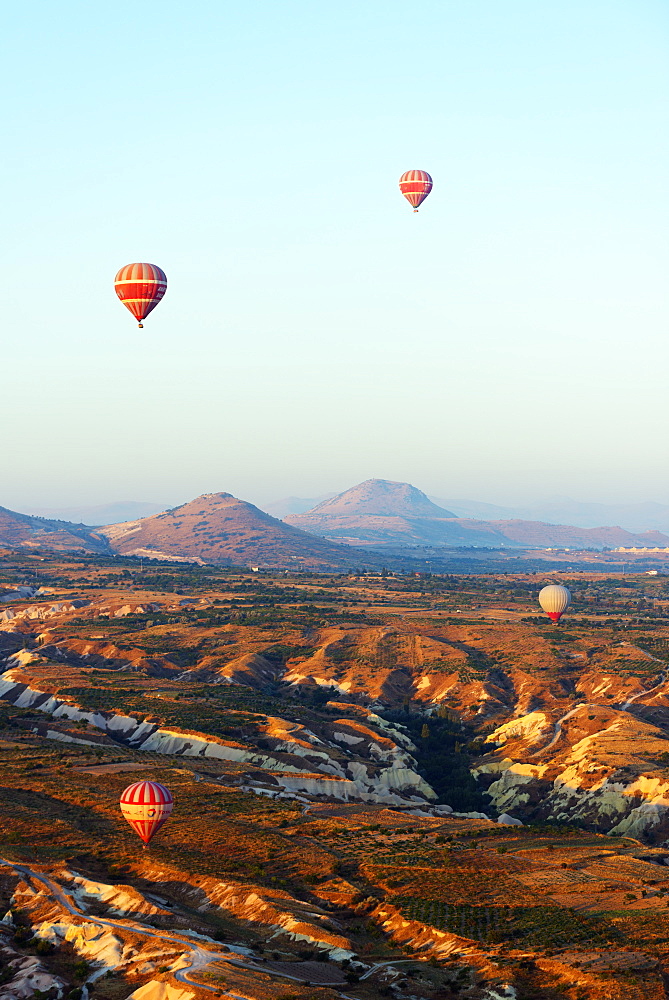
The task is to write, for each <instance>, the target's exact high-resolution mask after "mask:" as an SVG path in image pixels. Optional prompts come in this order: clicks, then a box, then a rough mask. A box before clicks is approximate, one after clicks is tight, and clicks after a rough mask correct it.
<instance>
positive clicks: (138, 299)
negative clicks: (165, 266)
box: [114, 264, 167, 330]
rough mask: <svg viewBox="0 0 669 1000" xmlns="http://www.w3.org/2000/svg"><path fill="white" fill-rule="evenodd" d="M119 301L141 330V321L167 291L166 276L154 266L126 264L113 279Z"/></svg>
mask: <svg viewBox="0 0 669 1000" xmlns="http://www.w3.org/2000/svg"><path fill="white" fill-rule="evenodd" d="M114 288H115V290H116V294H117V295H118V297H119V299H120V300H121V302H122V303H123V305H124V306H125V307H126V309H129V310H130V312H131V313H132V314H133V316H134V317H135V319H136V320H137V322H138V323H139V328H140V330H141V329H142V328H143V323H142V320H143V319H146V317H147V316H148V315H149V313H150V312H151V310H152V309H155V308H156V306H157V305H158V303H159V302H160V300H161V299H162V297H163V295H164V294H165V292H166V291H167V275H166V274H165V272H164V271H163V270H162V269H161V268H159V267H157V266H156V265H155V264H126V265H125V267H122V268H121V270H120V271H119V272H118V274H117V275H116V277H115V278H114Z"/></svg>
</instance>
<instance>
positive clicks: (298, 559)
mask: <svg viewBox="0 0 669 1000" xmlns="http://www.w3.org/2000/svg"><path fill="white" fill-rule="evenodd" d="M100 534H102V535H104V537H105V538H106V539H107V540H108V542H109V545H110V546H111V548H112V549H113V550H114V551H115V552H118V553H120V554H122V555H136V556H144V557H146V558H154V559H171V558H175V557H176V558H181V559H190V560H193V561H202V562H207V563H216V564H219V565H258V566H261V567H262V566H266V567H273V568H284V567H286V568H295V567H300V566H303V567H305V568H307V569H315V570H319V569H332V568H340V567H343V566H346V565H351V564H352V563H353V561H354V560H355V555H354V554H353V553H351V552H350V551H348V550H347V549H346V548H345V547H344V546H340V545H335V544H333V543H332V542H328V541H323V540H322V539H320V538H316V537H314V536H313V535H309V534H307V533H306V532H304V531H300V530H299V528H295V527H292V526H291V525H288V524H285V523H284V522H283V521H279V520H277V519H276V518H274V517H271V516H270V515H269V514H266V513H265V512H264V511H262V510H259V509H258V508H257V507H254V506H253V504H250V503H246V502H245V501H243V500H238V499H237V498H236V497H233V496H231V495H230V494H229V493H205V494H204V495H203V496H201V497H197V499H195V500H191V501H190V502H189V503H185V504H182V505H181V506H180V507H174V508H173V509H172V510H168V511H165V512H164V513H162V514H154V515H152V516H151V517H144V518H140V519H139V520H136V521H127V522H124V523H123V524H112V525H108V526H107V527H105V528H101V529H100Z"/></svg>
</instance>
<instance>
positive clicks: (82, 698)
mask: <svg viewBox="0 0 669 1000" xmlns="http://www.w3.org/2000/svg"><path fill="white" fill-rule="evenodd" d="M555 578H559V582H561V583H564V584H565V585H567V586H569V587H570V589H571V590H572V593H573V595H574V607H573V610H572V612H571V614H570V615H569V616H568V617H565V619H564V624H563V625H561V626H560V627H557V628H556V627H554V626H553V625H552V624H551V623H550V622H548V621H547V620H546V619H545V618H544V617H543V616H542V615H541V613H540V612H539V611H538V609H537V607H536V593H537V591H538V589H539V588H540V587H541V586H542V585H543V583H545V582H546V581H545V580H544V579H543V578H541V577H535V576H534V575H533V574H525V575H523V574H516V575H512V574H503V575H480V576H473V575H472V576H457V575H446V576H437V575H430V574H426V575H421V576H416V575H415V574H407V575H401V574H399V575H398V574H392V573H390V572H384V573H383V574H371V573H362V572H360V573H349V574H338V575H319V576H315V575H308V574H304V573H295V574H290V573H284V572H281V573H269V572H260V573H253V572H250V571H248V572H247V571H244V570H232V569H229V570H228V569H214V568H211V567H206V566H204V567H200V566H197V567H195V566H189V565H187V564H186V565H184V564H169V563H164V564H155V563H143V564H142V563H140V562H138V561H137V560H134V559H125V558H122V557H119V558H113V559H112V558H107V557H98V556H81V557H77V558H75V557H72V556H68V557H67V558H63V557H59V556H55V555H48V554H45V553H42V552H39V553H37V552H36V553H30V552H22V553H20V554H17V553H10V552H6V553H4V555H3V556H2V559H1V560H0V589H2V591H3V593H2V594H0V600H1V601H2V603H0V658H1V660H2V669H3V673H2V677H1V678H0V685H1V687H0V762H1V763H2V771H3V781H2V783H1V787H0V799H1V801H2V807H1V809H0V858H1V859H2V864H1V865H0V917H1V916H2V914H4V913H9V914H10V916H9V917H8V918H7V919H6V920H5V922H4V923H1V924H0V961H1V963H2V964H0V981H2V983H3V984H4V985H3V986H2V987H0V994H1V995H2V996H5V994H4V993H1V990H2V989H5V990H6V991H7V992H6V995H7V998H8V1000H9V998H10V997H14V996H16V997H18V996H31V995H33V996H42V997H56V996H59V995H60V996H63V997H70V998H72V1000H75V998H77V997H81V996H85V995H88V996H90V997H91V998H98V997H99V998H102V1000H105V998H108V1000H127V998H128V997H130V996H131V995H132V994H133V993H135V992H137V991H140V1000H143V998H144V996H146V1000H190V998H197V1000H199V998H200V997H205V996H212V995H219V996H226V995H230V996H243V997H247V998H249V1000H255V998H256V997H257V998H259V1000H260V998H264V997H268V998H272V1000H281V998H284V1000H287V998H288V997H294V998H296V1000H297V998H300V1000H301V998H304V1000H307V998H312V997H313V998H317V1000H327V998H334V997H339V996H348V997H354V998H360V1000H365V998H367V997H370V998H371V997H379V996H390V997H397V998H401V997H407V998H409V997H418V998H424V1000H431V998H435V1000H440V998H442V997H446V998H447V997H466V998H471V1000H498V998H508V1000H511V998H516V1000H525V998H526V1000H554V998H559V997H566V998H568V1000H590V998H593V1000H594V998H595V997H597V998H604V1000H619V998H620V1000H622V998H628V997H632V998H636V997H638V998H641V997H643V998H644V1000H654V998H656V997H657V998H658V1000H659V998H660V997H664V996H665V992H664V990H665V987H664V985H663V984H664V982H665V975H669V865H668V864H667V862H669V847H668V846H667V844H669V820H668V819H667V810H668V809H669V686H667V684H666V681H665V669H666V663H667V660H668V659H669V617H667V604H668V602H669V586H668V585H667V583H666V582H665V578H664V577H661V576H657V577H649V576H645V575H640V576H639V575H633V576H629V577H624V578H623V577H620V576H617V577H614V578H609V577H607V576H606V575H604V574H601V575H600V574H594V573H588V574H571V575H570V574H568V573H564V574H559V575H557V576H556V577H555ZM551 579H553V577H551ZM17 587H21V588H24V589H23V590H22V591H16V590H15V588H17ZM142 779H147V780H154V781H158V782H161V783H163V784H165V785H166V786H168V787H169V788H170V790H171V791H172V794H173V796H174V800H175V808H174V812H173V814H172V817H171V818H170V820H169V821H168V823H167V824H166V825H165V826H164V828H163V829H162V830H161V831H160V832H159V833H158V834H157V835H156V837H155V839H154V840H153V842H152V844H151V846H150V848H149V849H148V850H144V849H143V848H142V845H141V842H140V841H139V840H138V838H137V837H136V836H135V834H134V832H133V831H132V830H131V828H130V827H129V826H128V825H127V824H126V823H125V821H124V820H123V818H122V817H121V815H120V812H119V808H118V799H119V796H120V793H121V792H122V790H123V789H124V788H125V787H126V785H128V784H130V783H131V782H134V781H139V780H142ZM499 820H501V822H500V821H499ZM514 822H516V823H522V825H513V823H514ZM193 935H200V937H199V938H198V937H193ZM193 942H195V943H193ZM29 976H32V979H29ZM21 977H22V978H21ZM19 979H20V983H19V982H18V981H19ZM17 983H18V985H16V984H17ZM152 984H153V985H152ZM160 984H165V988H163V987H161V986H160ZM167 987H170V989H171V990H181V991H182V992H183V996H179V995H177V994H174V995H172V994H170V993H169V992H166V989H167ZM143 988H145V989H147V990H149V992H148V993H146V994H141V990H142V989H143ZM10 990H13V991H14V992H9V991H10ZM151 990H154V994H155V995H153V994H151V992H150V991H151ZM161 990H162V993H161V992H160V991H161ZM21 991H23V992H21ZM26 991H27V992H26ZM30 991H32V992H30ZM189 994H190V997H189V996H188V995H189Z"/></svg>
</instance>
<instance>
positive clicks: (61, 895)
mask: <svg viewBox="0 0 669 1000" xmlns="http://www.w3.org/2000/svg"><path fill="white" fill-rule="evenodd" d="M0 865H5V866H6V867H7V868H11V869H12V870H13V871H15V872H16V873H17V875H19V876H20V877H21V878H22V879H23V880H24V881H25V882H26V884H27V885H28V886H29V887H30V880H31V879H33V880H35V881H36V882H40V883H41V884H42V885H43V886H44V887H45V888H46V889H47V890H48V892H49V894H50V896H51V898H52V899H54V900H55V901H56V902H57V903H59V904H60V905H61V906H62V907H63V908H64V909H65V910H67V912H68V913H70V914H71V915H72V916H75V917H79V919H81V920H84V921H86V923H89V924H95V925H96V926H97V927H113V928H116V929H117V930H122V931H126V932H128V931H130V932H131V933H132V934H141V935H142V936H143V937H148V938H156V939H158V940H159V941H165V942H169V943H171V944H178V945H181V946H182V947H183V948H184V950H185V951H187V952H189V953H190V954H189V960H188V961H187V964H185V965H183V966H182V967H181V968H180V969H175V970H174V971H173V972H172V975H173V976H174V978H175V979H177V980H178V981H179V982H181V983H185V984H186V985H187V986H193V987H194V988H196V989H200V990H207V991H208V992H210V993H218V994H225V996H229V997H233V998H234V1000H248V997H242V996H239V994H237V993H231V992H230V991H229V990H226V989H224V987H223V986H222V985H221V986H207V985H206V984H205V983H198V982H197V981H196V980H194V979H190V978H189V977H188V974H187V973H188V972H194V971H196V970H197V969H204V968H206V967H207V966H208V965H212V964H213V963H214V962H227V963H228V964H229V965H235V966H237V968H241V969H246V970H249V969H253V970H254V971H259V972H264V973H265V974H266V975H271V976H277V977H278V978H280V979H292V980H294V981H295V982H298V983H303V982H304V979H301V978H299V977H298V976H291V975H288V974H287V973H281V972H275V971H274V970H272V969H268V968H266V966H265V965H264V963H263V962H260V961H257V960H255V959H249V961H247V962H242V961H240V959H236V958H233V957H232V956H231V954H230V952H228V951H226V952H223V951H212V950H211V949H209V948H207V947H204V946H203V945H201V944H198V943H197V942H195V941H193V940H192V938H189V937H188V936H186V935H184V936H180V935H178V934H175V933H171V932H160V931H158V930H155V929H153V928H151V929H149V928H147V927H145V926H143V925H141V924H137V923H136V922H135V921H131V920H126V921H123V922H122V921H120V920H107V919H105V918H104V917H89V916H88V914H86V913H84V912H83V911H82V910H80V909H79V908H78V907H77V906H75V904H74V903H73V902H72V898H71V897H70V896H68V895H67V893H66V892H65V891H64V890H63V889H62V888H61V887H60V886H59V885H58V884H57V883H56V882H53V881H52V880H51V879H50V878H49V877H48V876H47V875H43V874H41V872H36V871H33V869H32V868H28V866H27V865H20V864H17V863H16V862H14V861H7V860H6V859H5V858H0ZM223 947H225V946H224V945H223ZM106 971H107V969H106V968H105V967H104V966H103V967H102V969H96V970H95V972H94V973H93V974H92V975H91V976H89V977H88V979H87V980H86V984H84V990H83V993H82V1000H88V985H87V984H88V983H91V984H92V983H93V982H95V980H96V979H99V978H100V976H102V975H104V973H105V972H106ZM365 978H366V977H365ZM318 985H319V986H329V987H335V988H336V987H338V986H341V983H340V982H336V983H319V984H318ZM339 995H340V996H341V997H342V998H343V1000H355V998H354V997H348V996H347V995H346V994H345V993H340V994H339Z"/></svg>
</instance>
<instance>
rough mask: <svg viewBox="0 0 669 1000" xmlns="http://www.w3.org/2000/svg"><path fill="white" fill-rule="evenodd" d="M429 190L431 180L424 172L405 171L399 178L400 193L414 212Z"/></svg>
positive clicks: (430, 188)
mask: <svg viewBox="0 0 669 1000" xmlns="http://www.w3.org/2000/svg"><path fill="white" fill-rule="evenodd" d="M431 190H432V178H431V177H430V175H429V174H428V173H427V171H425V170H407V172H406V173H405V174H402V176H401V177H400V191H401V192H402V194H403V195H404V197H405V198H406V200H407V201H408V202H409V204H410V205H413V210H414V212H417V211H418V206H419V205H422V203H423V202H424V201H425V199H426V198H427V196H428V195H429V193H430V191H431Z"/></svg>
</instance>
